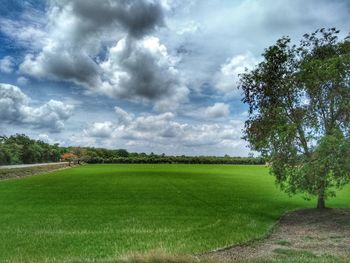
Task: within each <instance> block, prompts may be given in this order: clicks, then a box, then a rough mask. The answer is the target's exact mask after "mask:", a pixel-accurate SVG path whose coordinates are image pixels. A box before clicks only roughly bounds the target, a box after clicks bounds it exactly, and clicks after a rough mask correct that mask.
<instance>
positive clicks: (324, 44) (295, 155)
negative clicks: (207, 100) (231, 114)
mask: <svg viewBox="0 0 350 263" xmlns="http://www.w3.org/2000/svg"><path fill="white" fill-rule="evenodd" d="M339 34H340V32H339V31H338V30H336V29H335V28H331V29H320V30H317V31H316V32H314V33H312V34H305V35H304V37H303V39H302V40H301V42H300V44H298V45H293V44H291V39H290V38H289V37H283V38H281V39H279V40H278V41H277V42H276V44H275V45H273V46H270V47H269V48H267V49H266V50H265V52H264V54H263V58H264V59H263V61H262V62H261V63H259V64H258V65H257V66H256V68H255V69H254V70H252V71H250V72H248V71H247V72H246V73H244V74H242V75H241V84H240V88H241V89H242V90H243V92H244V98H243V102H244V103H246V104H248V106H249V117H248V120H247V121H246V123H245V136H244V137H245V139H247V140H248V141H249V143H250V145H251V147H252V149H253V150H256V151H259V152H261V153H262V154H263V156H264V157H266V158H267V159H268V160H269V162H270V165H271V173H272V174H274V175H275V176H276V182H277V184H278V185H279V186H280V187H281V188H282V189H283V190H285V191H286V192H288V193H289V194H296V193H304V194H305V197H307V198H309V197H311V196H317V197H318V204H317V207H318V208H324V207H325V200H326V199H327V198H328V197H330V196H334V195H335V189H337V188H341V187H343V186H344V185H345V184H347V183H349V182H350V41H349V37H346V38H344V39H339Z"/></svg>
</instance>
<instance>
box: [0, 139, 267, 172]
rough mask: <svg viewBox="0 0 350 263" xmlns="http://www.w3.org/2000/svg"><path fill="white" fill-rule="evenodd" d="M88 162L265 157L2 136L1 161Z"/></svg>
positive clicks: (238, 161) (226, 161) (239, 161)
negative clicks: (131, 149)
mask: <svg viewBox="0 0 350 263" xmlns="http://www.w3.org/2000/svg"><path fill="white" fill-rule="evenodd" d="M58 161H69V162H85V163H184V164H264V163H265V162H264V159H263V158H253V157H230V156H228V155H226V156H224V157H217V156H184V155H181V156H167V155H165V154H161V155H158V154H154V153H151V154H146V153H130V152H128V151H127V150H125V149H115V150H111V149H104V148H93V147H60V146H59V145H58V144H54V145H50V144H47V143H45V142H43V141H40V140H33V139H30V138H29V137H28V136H26V135H24V134H16V135H13V136H10V137H5V136H3V137H0V165H11V164H30V163H45V162H58Z"/></svg>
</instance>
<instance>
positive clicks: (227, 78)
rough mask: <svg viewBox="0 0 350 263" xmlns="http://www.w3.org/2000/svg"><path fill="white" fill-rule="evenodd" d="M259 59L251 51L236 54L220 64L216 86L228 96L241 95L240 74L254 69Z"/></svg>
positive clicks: (216, 76) (215, 76)
mask: <svg viewBox="0 0 350 263" xmlns="http://www.w3.org/2000/svg"><path fill="white" fill-rule="evenodd" d="M257 63H258V60H257V59H256V58H254V56H253V55H252V54H251V53H246V54H242V55H237V56H234V57H232V58H230V59H228V60H227V61H226V63H224V64H222V65H221V66H220V70H219V71H218V72H217V73H216V74H215V75H214V87H215V88H216V89H217V90H218V91H220V92H221V93H224V94H225V95H228V96H236V95H240V91H239V89H238V85H239V75H240V74H242V73H244V72H245V71H246V70H247V71H249V70H252V69H253V68H254V67H255V65H257Z"/></svg>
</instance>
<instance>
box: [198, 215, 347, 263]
mask: <svg viewBox="0 0 350 263" xmlns="http://www.w3.org/2000/svg"><path fill="white" fill-rule="evenodd" d="M290 252H301V253H308V254H311V255H314V256H317V257H320V256H321V257H322V256H326V255H327V256H329V255H331V256H337V257H338V256H339V257H342V258H347V257H348V256H350V254H349V253H350V210H349V209H324V210H315V209H304V210H298V211H293V212H289V213H287V214H285V215H284V216H283V217H282V218H281V219H280V221H279V223H278V224H277V225H276V227H275V228H274V229H273V230H272V232H271V234H270V235H269V236H268V237H267V238H265V239H263V240H259V241H255V242H252V243H250V244H246V245H240V246H233V247H229V248H226V249H222V250H219V251H214V252H210V253H207V254H204V255H201V256H200V258H202V259H209V260H210V261H214V262H218V261H220V262H221V261H230V262H232V261H243V260H244V261H245V260H247V261H251V260H257V259H265V258H269V257H273V256H276V255H278V254H288V253H290Z"/></svg>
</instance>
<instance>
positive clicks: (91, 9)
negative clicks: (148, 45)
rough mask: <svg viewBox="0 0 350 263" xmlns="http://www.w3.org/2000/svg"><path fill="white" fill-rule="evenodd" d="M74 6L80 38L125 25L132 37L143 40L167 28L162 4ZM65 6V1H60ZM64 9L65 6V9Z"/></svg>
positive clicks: (124, 0)
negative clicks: (142, 38) (158, 30)
mask: <svg viewBox="0 0 350 263" xmlns="http://www.w3.org/2000/svg"><path fill="white" fill-rule="evenodd" d="M65 2H66V3H72V15H74V16H76V17H77V19H78V20H79V23H80V26H79V28H78V29H79V30H77V32H76V33H77V34H78V36H79V37H82V38H84V37H85V36H87V35H88V34H91V33H95V32H97V31H100V30H105V29H106V27H109V26H118V25H119V26H121V27H123V28H124V30H126V31H127V32H128V33H129V34H130V35H131V36H134V37H142V36H143V35H145V34H146V33H148V32H150V31H152V30H154V29H155V28H156V27H157V26H163V25H164V13H163V8H162V6H161V4H160V3H159V2H158V1H148V0H114V1H95V0H75V1H65ZM57 3H59V4H60V5H61V6H62V2H61V1H58V2H57ZM61 8H64V5H63V6H62V7H61Z"/></svg>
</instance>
